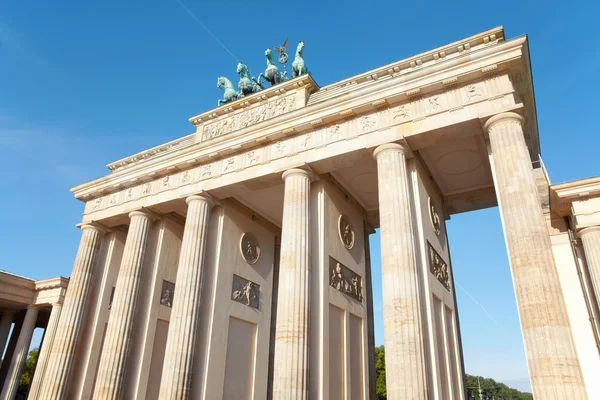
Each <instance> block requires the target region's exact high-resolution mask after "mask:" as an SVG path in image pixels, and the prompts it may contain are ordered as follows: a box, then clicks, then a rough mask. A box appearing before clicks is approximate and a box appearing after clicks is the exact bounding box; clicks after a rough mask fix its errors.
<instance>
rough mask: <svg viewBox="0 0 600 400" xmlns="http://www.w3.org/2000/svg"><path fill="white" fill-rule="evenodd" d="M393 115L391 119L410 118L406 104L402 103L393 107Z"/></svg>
mask: <svg viewBox="0 0 600 400" xmlns="http://www.w3.org/2000/svg"><path fill="white" fill-rule="evenodd" d="M393 113H394V117H393V118H392V119H397V118H400V119H408V118H410V108H409V105H408V104H404V105H402V106H400V107H398V108H395V109H394V111H393Z"/></svg>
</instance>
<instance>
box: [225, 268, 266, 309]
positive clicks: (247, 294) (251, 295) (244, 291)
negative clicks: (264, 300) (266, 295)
mask: <svg viewBox="0 0 600 400" xmlns="http://www.w3.org/2000/svg"><path fill="white" fill-rule="evenodd" d="M231 300H233V301H237V302H238V303H242V304H245V305H247V306H249V307H252V308H258V306H259V300H260V285H259V284H257V283H254V282H252V281H249V280H248V279H244V278H242V277H241V276H238V275H235V274H234V275H233V283H232V285H231Z"/></svg>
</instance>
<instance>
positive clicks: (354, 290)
mask: <svg viewBox="0 0 600 400" xmlns="http://www.w3.org/2000/svg"><path fill="white" fill-rule="evenodd" d="M329 286H331V287H333V288H334V289H336V290H337V291H339V292H342V293H344V294H345V295H347V296H350V297H352V298H353V299H355V300H357V301H359V302H361V303H362V300H363V294H362V289H363V286H362V277H361V276H360V275H358V274H357V273H356V272H354V271H352V270H351V269H350V268H348V267H346V266H345V265H343V264H342V263H340V262H338V261H337V260H336V259H334V258H333V257H329Z"/></svg>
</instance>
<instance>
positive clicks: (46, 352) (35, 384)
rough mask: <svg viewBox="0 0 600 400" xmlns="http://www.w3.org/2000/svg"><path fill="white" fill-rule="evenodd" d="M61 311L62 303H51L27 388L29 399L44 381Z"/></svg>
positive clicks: (36, 392) (32, 398)
mask: <svg viewBox="0 0 600 400" xmlns="http://www.w3.org/2000/svg"><path fill="white" fill-rule="evenodd" d="M61 311H62V304H58V303H56V304H53V305H52V311H51V312H50V319H49V320H48V325H46V332H45V333H44V342H43V343H42V346H41V349H40V354H39V356H38V361H37V365H36V366H35V374H34V375H33V381H32V382H31V387H30V388H29V397H28V399H29V400H36V399H37V398H38V395H39V392H40V389H41V386H42V382H43V381H44V374H45V373H46V367H47V366H48V359H49V358H50V352H51V350H52V343H53V342H54V337H55V336H56V330H57V327H58V320H59V318H60V313H61Z"/></svg>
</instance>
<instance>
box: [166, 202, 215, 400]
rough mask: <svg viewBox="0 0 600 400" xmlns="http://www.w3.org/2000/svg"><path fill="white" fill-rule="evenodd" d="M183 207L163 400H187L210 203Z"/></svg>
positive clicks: (192, 203)
mask: <svg viewBox="0 0 600 400" xmlns="http://www.w3.org/2000/svg"><path fill="white" fill-rule="evenodd" d="M186 203H187V204H188V212H187V218H186V221H185V230H184V233H183V243H182V246H181V255H180V257H179V267H178V269H177V287H176V290H175V296H174V299H173V309H172V311H171V320H170V325H169V334H168V338H167V345H166V354H165V359H164V364H163V373H162V380H161V386H160V396H159V398H160V399H164V400H171V399H172V400H176V399H181V400H184V399H188V398H189V395H190V391H191V389H192V377H193V363H194V352H195V347H196V335H197V328H198V320H199V318H200V302H199V299H200V294H201V293H200V291H201V288H202V285H201V283H202V275H203V269H204V253H205V251H206V236H207V230H208V218H209V215H210V208H211V206H212V204H213V200H212V199H210V198H209V197H207V196H190V197H188V198H187V199H186Z"/></svg>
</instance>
